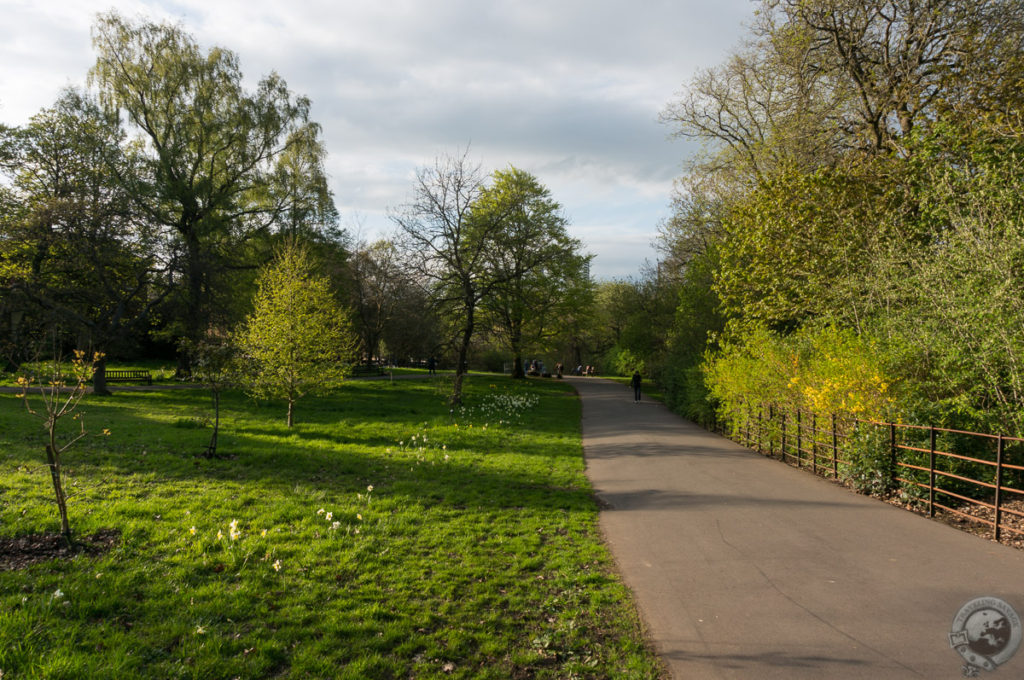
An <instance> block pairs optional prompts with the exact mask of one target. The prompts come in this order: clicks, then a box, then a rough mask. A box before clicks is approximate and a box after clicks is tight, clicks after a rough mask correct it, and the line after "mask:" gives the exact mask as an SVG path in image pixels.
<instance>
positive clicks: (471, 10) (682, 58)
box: [0, 0, 753, 277]
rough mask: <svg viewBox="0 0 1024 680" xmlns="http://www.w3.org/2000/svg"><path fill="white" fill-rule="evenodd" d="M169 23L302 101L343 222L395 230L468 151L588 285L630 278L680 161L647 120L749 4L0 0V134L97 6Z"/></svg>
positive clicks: (62, 71) (59, 62)
mask: <svg viewBox="0 0 1024 680" xmlns="http://www.w3.org/2000/svg"><path fill="white" fill-rule="evenodd" d="M109 9H116V10H117V11H118V12H120V13H121V14H122V15H124V16H126V17H129V18H135V17H146V18H149V19H152V20H161V21H162V20H170V21H175V22H181V23H182V24H183V25H184V27H185V29H186V30H187V31H188V32H189V33H190V34H192V35H193V36H194V37H195V38H196V39H197V40H198V41H199V43H200V44H201V45H202V46H203V47H204V48H209V47H211V46H219V47H224V48H227V49H230V50H232V51H234V52H235V53H237V54H238V56H239V58H240V62H241V67H242V70H243V72H244V73H245V75H246V78H247V79H248V80H249V81H250V82H252V83H255V82H256V81H257V80H258V79H259V77H260V76H262V75H264V74H266V73H268V72H269V71H272V70H274V71H277V72H278V73H279V74H280V75H281V76H282V77H283V78H284V79H285V80H286V81H287V82H288V85H289V87H290V88H291V89H292V90H293V91H294V92H296V93H298V94H304V95H306V96H308V97H309V98H310V99H311V100H312V102H313V108H312V117H313V119H314V120H316V121H317V122H319V123H320V124H321V125H322V126H323V130H324V137H325V140H326V143H327V147H328V153H329V160H328V171H329V173H330V176H331V186H332V189H333V191H334V194H335V200H336V202H337V205H338V208H339V210H340V211H341V213H342V219H343V222H344V224H345V225H346V227H348V228H349V230H350V231H352V232H360V233H361V235H362V236H363V237H364V238H369V239H373V238H377V237H379V236H385V235H387V234H388V233H389V232H390V231H391V226H390V223H389V222H388V220H387V217H386V213H387V210H388V208H395V207H398V206H399V205H401V204H402V203H403V202H404V201H405V200H406V198H407V197H408V194H409V191H410V189H411V188H412V178H413V174H414V172H415V170H416V168H417V167H420V166H422V165H425V164H429V163H431V162H432V161H433V159H435V158H436V157H438V156H439V155H442V154H446V153H458V152H459V151H461V150H463V149H465V148H467V147H468V148H469V156H470V158H471V159H472V160H474V161H476V162H479V163H480V164H481V165H482V166H483V167H484V169H486V170H494V169H500V168H503V167H506V166H508V165H514V166H516V167H518V168H521V169H524V170H527V171H529V172H531V173H533V174H534V175H536V176H537V177H538V178H539V179H540V181H541V182H542V183H543V184H545V185H546V186H547V187H548V188H549V189H550V190H551V192H552V194H553V196H554V198H555V200H557V201H559V202H560V203H561V204H562V205H563V207H564V209H565V213H566V215H567V217H568V218H569V219H570V221H571V225H572V226H571V232H572V234H573V235H574V236H576V237H577V238H579V239H581V240H582V241H583V242H584V243H585V245H586V247H587V250H588V252H591V253H593V254H595V255H596V259H595V262H594V265H593V268H592V271H593V273H594V274H595V275H596V276H599V277H621V276H630V275H636V274H637V272H638V271H639V269H640V267H641V265H642V264H643V262H644V260H645V259H649V260H652V261H653V260H654V259H655V258H656V252H655V250H654V249H653V248H652V247H651V243H652V241H653V240H654V237H655V233H656V230H657V225H658V222H659V221H660V220H662V219H663V218H665V217H667V215H668V208H667V206H668V202H669V191H670V189H671V184H672V179H673V177H675V176H677V175H679V174H680V171H681V167H682V163H683V161H684V160H685V159H686V157H687V156H688V155H689V154H691V153H692V151H693V148H694V147H693V146H692V145H690V144H689V143H687V142H684V141H679V140H671V139H669V133H670V132H671V130H670V129H669V128H667V127H666V126H664V125H662V124H660V123H659V122H658V113H659V111H660V110H661V109H662V108H663V107H664V106H665V105H666V103H668V101H669V100H670V99H672V97H673V96H674V95H675V93H677V92H678V91H679V90H680V88H681V87H682V86H683V85H684V84H685V83H686V82H688V81H689V80H690V78H691V77H692V75H693V74H694V73H695V72H696V71H697V70H698V69H701V68H707V67H709V66H712V65H715V64H717V63H719V62H720V61H722V59H723V56H724V54H725V52H726V51H727V50H728V49H729V48H730V47H732V46H734V45H735V44H736V43H737V41H738V40H739V38H740V36H741V34H742V33H743V30H744V28H743V26H744V22H747V21H749V19H750V17H751V14H752V12H753V5H752V3H751V2H750V0H713V1H712V0H586V1H584V0H361V1H360V2H356V1H354V0H290V1H284V0H114V1H113V2H111V1H109V0H108V1H107V2H102V1H93V0H46V1H44V2H40V1H39V0H0V16H3V17H4V21H3V22H2V25H0V122H4V123H6V124H8V125H20V124H23V123H25V122H26V121H27V120H28V118H29V117H30V116H31V115H32V114H33V113H35V112H36V111H38V110H39V109H40V108H42V107H45V106H49V105H51V104H52V103H53V102H54V101H55V99H56V97H57V95H58V92H59V91H60V89H61V88H62V87H65V86H67V85H82V84H84V82H85V78H86V74H87V72H88V70H89V67H90V66H91V65H92V63H93V61H94V54H93V51H92V44H91V35H90V29H91V26H92V24H93V21H94V18H95V16H96V13H97V12H102V11H107V10H109Z"/></svg>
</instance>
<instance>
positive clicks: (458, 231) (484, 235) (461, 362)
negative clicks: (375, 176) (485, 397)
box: [391, 152, 502, 404]
mask: <svg viewBox="0 0 1024 680" xmlns="http://www.w3.org/2000/svg"><path fill="white" fill-rule="evenodd" d="M467 153H468V152H465V153H463V154H461V155H458V156H444V157H442V158H439V159H437V160H436V161H435V162H434V164H433V165H432V166H428V167H424V168H421V169H420V170H419V171H418V172H417V173H416V185H415V188H414V190H413V197H412V199H411V201H410V202H409V203H407V204H406V205H404V206H403V207H402V208H400V209H399V210H397V211H395V212H393V213H392V214H391V219H392V221H393V222H394V223H395V225H396V226H397V227H398V235H399V240H398V245H399V247H400V248H401V250H402V253H403V257H404V259H405V261H406V262H407V263H408V265H409V267H410V268H411V270H412V271H413V272H414V273H415V274H416V276H417V277H418V278H419V279H420V280H422V281H423V282H424V283H425V285H426V286H427V287H428V289H429V291H430V295H431V298H432V300H433V301H434V304H435V305H436V306H437V308H438V309H439V310H441V311H442V313H443V314H444V315H445V316H446V317H447V318H448V319H449V320H450V322H451V327H452V329H453V333H452V335H453V344H454V347H455V379H454V381H453V384H452V394H451V398H450V400H451V403H453V404H459V403H461V402H462V383H463V380H464V379H465V375H466V371H467V369H468V365H467V362H468V357H469V349H470V346H471V343H472V341H473V334H474V332H475V331H476V324H477V317H476V315H477V308H478V306H479V304H480V301H481V300H482V299H483V298H484V297H486V296H487V295H488V294H489V293H490V291H491V289H492V288H493V287H494V280H493V278H492V276H491V270H490V269H489V267H488V255H489V251H490V250H491V249H493V248H494V247H495V243H496V239H497V238H498V234H499V231H500V229H501V226H502V221H501V220H500V219H498V217H500V216H494V219H489V220H484V219H476V220H473V219H471V215H472V212H473V207H474V206H475V205H476V202H477V199H478V198H479V197H480V193H481V191H482V190H483V183H484V178H483V175H482V173H481V171H480V168H479V166H475V165H472V164H470V162H469V160H468V158H467Z"/></svg>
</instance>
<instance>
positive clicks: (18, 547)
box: [0, 529, 121, 571]
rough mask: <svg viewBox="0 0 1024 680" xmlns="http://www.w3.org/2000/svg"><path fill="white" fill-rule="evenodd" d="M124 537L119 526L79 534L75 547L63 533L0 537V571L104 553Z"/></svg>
mask: <svg viewBox="0 0 1024 680" xmlns="http://www.w3.org/2000/svg"><path fill="white" fill-rule="evenodd" d="M120 537H121V532H120V531H118V530H117V529H103V530H101V531H98V532H96V533H95V534H91V535H89V536H75V537H74V542H73V543H72V545H71V546H68V544H67V541H65V540H64V537H63V536H61V535H60V534H30V535H28V536H17V537H15V538H0V571H11V570H14V569H24V568H25V567H27V566H29V565H32V564H37V563H39V562H46V561H48V560H56V559H71V558H73V557H75V556H77V555H89V556H96V555H102V554H103V553H105V552H107V551H109V550H110V549H112V548H113V547H114V546H115V545H117V541H118V539H119V538H120Z"/></svg>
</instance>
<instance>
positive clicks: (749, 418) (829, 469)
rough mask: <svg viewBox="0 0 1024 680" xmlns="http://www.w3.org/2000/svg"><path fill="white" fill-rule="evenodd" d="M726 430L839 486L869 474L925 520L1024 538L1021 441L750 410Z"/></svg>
mask: <svg viewBox="0 0 1024 680" xmlns="http://www.w3.org/2000/svg"><path fill="white" fill-rule="evenodd" d="M717 424H718V425H724V423H720V422H719V423H717ZM731 425H732V427H731V428H728V427H723V428H722V429H723V431H726V432H730V431H731V438H733V439H734V440H736V441H737V442H738V443H740V444H742V445H744V446H746V447H748V448H750V449H753V450H755V451H757V452H758V453H761V454H762V455H766V456H770V457H772V458H778V459H780V460H782V461H784V462H786V463H787V464H790V465H794V466H796V467H799V468H806V469H807V470H808V471H810V472H812V473H814V474H816V475H819V476H823V477H829V478H832V479H834V480H836V481H849V479H850V478H851V476H852V475H853V473H854V471H855V470H861V471H863V470H864V469H867V468H870V469H871V471H872V474H874V475H877V476H878V479H877V481H876V484H875V488H876V491H877V490H878V489H881V490H882V492H881V493H880V494H879V495H888V494H892V493H894V492H901V493H902V494H904V495H905V496H907V497H908V498H909V499H910V500H911V501H912V502H913V503H915V504H916V505H917V506H918V507H919V508H920V509H921V510H922V511H923V512H924V513H926V514H927V515H928V516H929V517H934V516H935V514H936V512H937V511H942V512H945V513H949V514H950V515H953V516H956V517H959V518H961V519H963V520H966V521H968V522H972V523H975V524H978V525H982V526H985V527H988V529H990V530H991V536H992V538H993V539H994V540H996V541H1002V540H1003V538H1004V536H1005V535H1006V533H1007V532H1008V533H1010V534H1013V535H1016V536H1024V529H1022V528H1020V527H1024V503H1014V501H1024V438H1020V437H1010V436H1006V435H1001V434H988V433H983V432H970V431H966V430H957V429H952V428H943V427H933V426H922V425H910V424H905V423H895V422H881V421H875V420H865V419H861V418H854V417H850V416H840V415H836V414H830V415H827V416H821V415H819V414H815V413H811V412H809V411H806V410H796V411H791V410H787V409H783V408H779V407H777V406H774V405H762V406H757V407H756V408H754V407H750V408H747V409H746V410H745V413H744V414H743V415H742V416H741V418H740V419H738V421H733V422H732V423H731ZM858 447H859V448H858ZM1008 519H1009V520H1010V521H1007V520H1008ZM1013 520H1017V522H1016V525H1015V523H1014V522H1013Z"/></svg>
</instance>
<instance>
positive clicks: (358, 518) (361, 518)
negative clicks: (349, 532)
mask: <svg viewBox="0 0 1024 680" xmlns="http://www.w3.org/2000/svg"><path fill="white" fill-rule="evenodd" d="M356 519H357V520H359V521H360V522H362V521H363V516H362V515H360V514H359V513H356Z"/></svg>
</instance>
